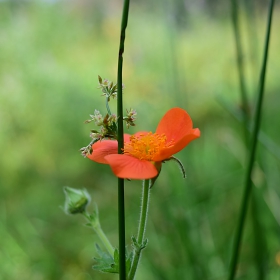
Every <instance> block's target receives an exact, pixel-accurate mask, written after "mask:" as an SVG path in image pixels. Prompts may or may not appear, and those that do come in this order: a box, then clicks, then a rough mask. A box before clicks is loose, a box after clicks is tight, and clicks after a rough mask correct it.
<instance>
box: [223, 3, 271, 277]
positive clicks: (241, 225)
mask: <svg viewBox="0 0 280 280" xmlns="http://www.w3.org/2000/svg"><path fill="white" fill-rule="evenodd" d="M273 6H274V0H271V1H270V8H269V15H268V24H267V31H266V40H265V48H264V57H263V64H262V69H261V75H260V85H259V93H258V100H257V107H256V112H255V123H254V128H253V133H252V143H251V146H250V153H249V162H248V166H247V170H246V177H245V188H244V193H243V199H242V204H241V210H240V216H239V220H238V225H237V233H236V238H235V242H234V247H233V254H232V260H231V264H230V273H229V278H228V279H229V280H233V279H234V277H235V272H236V266H237V262H238V256H239V251H240V243H241V239H242V234H243V228H244V222H245V217H246V212H247V208H248V202H249V198H250V192H251V188H252V181H251V175H252V170H253V165H254V160H255V153H256V148H257V140H258V132H259V128H260V122H261V108H262V101H263V95H264V85H265V74H266V65H267V58H268V46H269V38H270V30H271V21H272V14H273Z"/></svg>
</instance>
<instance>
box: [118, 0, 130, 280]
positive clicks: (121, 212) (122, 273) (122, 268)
mask: <svg viewBox="0 0 280 280" xmlns="http://www.w3.org/2000/svg"><path fill="white" fill-rule="evenodd" d="M128 13H129V0H124V4H123V12H122V22H121V34H120V46H119V54H118V78H117V108H118V110H117V111H118V153H119V154H121V153H122V149H123V146H124V140H123V99H122V84H123V82H122V67H123V53H124V41H125V30H126V27H127V21H128ZM124 206H125V201H124V179H120V178H118V224H119V279H120V280H125V279H126V257H125V207H124Z"/></svg>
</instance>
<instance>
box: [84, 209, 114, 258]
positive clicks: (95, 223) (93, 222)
mask: <svg viewBox="0 0 280 280" xmlns="http://www.w3.org/2000/svg"><path fill="white" fill-rule="evenodd" d="M83 215H84V216H85V217H86V219H87V220H88V221H89V222H90V224H91V227H92V229H93V230H94V231H95V232H96V234H97V235H98V237H99V238H100V240H101V242H102V243H103V245H104V246H105V248H106V249H107V251H108V253H109V254H110V255H111V256H112V258H114V248H113V246H112V245H111V243H110V241H109V239H108V238H107V236H106V234H105V233H104V231H103V230H102V228H101V225H100V223H99V220H98V217H95V218H92V217H91V216H90V215H89V214H88V213H86V212H84V213H83Z"/></svg>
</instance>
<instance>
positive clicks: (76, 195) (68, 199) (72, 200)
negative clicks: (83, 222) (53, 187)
mask: <svg viewBox="0 0 280 280" xmlns="http://www.w3.org/2000/svg"><path fill="white" fill-rule="evenodd" d="M64 193H65V205H64V211H65V212H66V213H67V214H78V213H83V212H85V209H86V207H87V205H88V204H89V203H90V200H91V197H90V195H89V193H88V192H87V190H86V189H83V190H82V189H73V188H70V187H65V188H64Z"/></svg>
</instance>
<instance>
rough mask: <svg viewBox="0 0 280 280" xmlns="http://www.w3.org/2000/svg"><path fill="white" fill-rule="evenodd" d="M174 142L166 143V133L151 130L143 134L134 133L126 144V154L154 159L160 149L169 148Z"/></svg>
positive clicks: (144, 158)
mask: <svg viewBox="0 0 280 280" xmlns="http://www.w3.org/2000/svg"><path fill="white" fill-rule="evenodd" d="M171 146H172V143H166V136H165V135H164V134H161V135H159V134H157V133H152V132H149V133H147V134H143V135H141V134H140V135H137V136H135V135H132V136H131V137H130V142H127V143H125V145H124V154H129V155H131V156H134V157H136V158H139V159H143V160H149V161H154V158H155V156H157V155H159V153H160V151H162V150H163V149H166V148H169V147H171Z"/></svg>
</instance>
